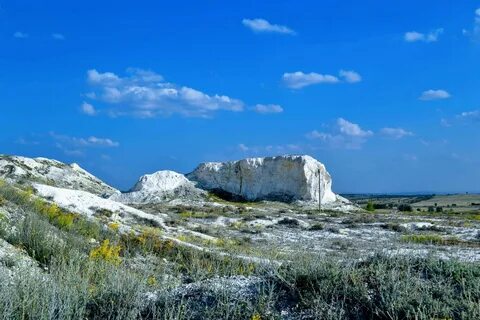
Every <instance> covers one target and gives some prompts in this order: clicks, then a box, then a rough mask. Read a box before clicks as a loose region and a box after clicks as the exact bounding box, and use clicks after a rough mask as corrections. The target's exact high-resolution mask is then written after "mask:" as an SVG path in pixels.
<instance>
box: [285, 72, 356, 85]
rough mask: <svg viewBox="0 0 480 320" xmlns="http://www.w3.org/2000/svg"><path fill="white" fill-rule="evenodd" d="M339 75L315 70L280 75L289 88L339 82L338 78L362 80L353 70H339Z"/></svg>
mask: <svg viewBox="0 0 480 320" xmlns="http://www.w3.org/2000/svg"><path fill="white" fill-rule="evenodd" d="M338 75H339V77H337V76H334V75H330V74H319V73H316V72H310V73H304V72H302V71H297V72H292V73H288V72H287V73H284V74H283V76H282V81H283V83H284V84H285V85H286V86H287V87H288V88H291V89H301V88H303V87H307V86H311V85H314V84H320V83H339V82H341V80H340V78H342V79H343V81H345V82H348V83H356V82H360V81H362V77H361V76H360V74H358V73H357V72H355V71H353V70H340V72H339V73H338Z"/></svg>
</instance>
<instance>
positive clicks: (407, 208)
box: [398, 204, 413, 212]
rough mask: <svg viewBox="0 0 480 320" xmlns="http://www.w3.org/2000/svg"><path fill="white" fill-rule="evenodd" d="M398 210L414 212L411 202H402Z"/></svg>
mask: <svg viewBox="0 0 480 320" xmlns="http://www.w3.org/2000/svg"><path fill="white" fill-rule="evenodd" d="M398 211H401V212H412V211H413V208H412V206H411V205H409V204H401V205H399V206H398Z"/></svg>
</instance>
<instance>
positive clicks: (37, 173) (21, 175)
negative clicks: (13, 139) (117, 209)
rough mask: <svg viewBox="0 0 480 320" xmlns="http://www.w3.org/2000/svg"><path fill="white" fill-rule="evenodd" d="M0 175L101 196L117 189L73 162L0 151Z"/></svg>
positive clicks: (13, 179) (16, 180) (11, 179)
mask: <svg viewBox="0 0 480 320" xmlns="http://www.w3.org/2000/svg"><path fill="white" fill-rule="evenodd" d="M0 178H3V179H6V180H7V181H14V182H33V181H34V182H38V183H43V184H48V185H52V186H56V187H60V188H69V189H75V190H84V191H88V192H90V193H94V194H97V195H103V196H108V195H111V194H113V193H115V192H117V190H116V189H115V188H113V187H111V186H109V185H107V184H106V183H105V182H103V181H101V180H100V179H98V178H97V177H95V176H93V175H92V174H90V173H88V172H87V171H85V170H83V169H82V168H81V167H80V166H79V165H78V164H76V163H73V164H71V165H67V164H64V163H62V162H60V161H56V160H51V159H46V158H26V157H19V156H6V155H0Z"/></svg>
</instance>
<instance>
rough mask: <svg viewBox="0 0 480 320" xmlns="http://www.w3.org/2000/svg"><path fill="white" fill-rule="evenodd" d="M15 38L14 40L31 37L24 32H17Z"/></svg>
mask: <svg viewBox="0 0 480 320" xmlns="http://www.w3.org/2000/svg"><path fill="white" fill-rule="evenodd" d="M13 37H14V38H17V39H26V38H28V37H29V35H28V33H24V32H21V31H17V32H15V33H14V34H13Z"/></svg>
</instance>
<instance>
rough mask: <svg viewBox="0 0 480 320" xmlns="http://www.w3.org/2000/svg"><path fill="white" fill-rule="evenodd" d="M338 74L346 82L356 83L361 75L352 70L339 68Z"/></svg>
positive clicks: (360, 79) (360, 78)
mask: <svg viewBox="0 0 480 320" xmlns="http://www.w3.org/2000/svg"><path fill="white" fill-rule="evenodd" d="M339 75H340V77H341V78H343V79H344V80H345V81H346V82H348V83H356V82H360V81H362V76H360V74H358V73H357V72H355V71H352V70H350V71H348V70H340V72H339Z"/></svg>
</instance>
